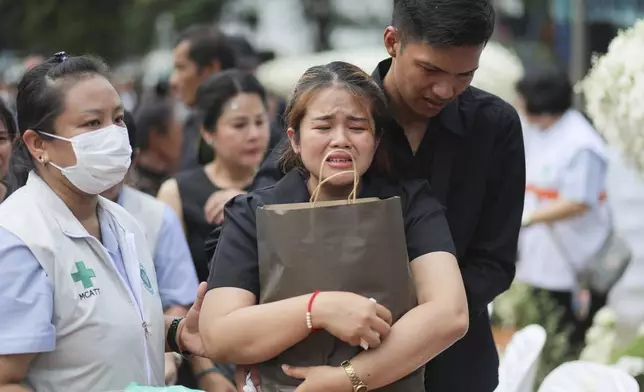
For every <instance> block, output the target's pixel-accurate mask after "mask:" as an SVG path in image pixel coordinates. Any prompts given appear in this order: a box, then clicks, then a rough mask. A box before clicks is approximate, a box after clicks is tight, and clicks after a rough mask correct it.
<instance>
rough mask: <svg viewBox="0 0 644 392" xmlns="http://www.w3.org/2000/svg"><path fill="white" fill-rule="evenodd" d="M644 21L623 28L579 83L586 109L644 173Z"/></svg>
mask: <svg viewBox="0 0 644 392" xmlns="http://www.w3.org/2000/svg"><path fill="white" fill-rule="evenodd" d="M643 48H644V20H639V21H637V22H636V23H635V25H634V26H633V27H631V28H629V29H627V30H623V31H620V32H619V34H618V35H617V37H615V38H614V39H613V41H612V42H611V43H610V45H609V47H608V52H607V53H606V54H605V55H603V56H596V57H594V58H593V66H592V68H591V70H590V72H589V73H588V75H586V77H585V78H584V79H583V80H582V81H581V82H580V83H579V84H578V86H577V91H578V92H581V93H583V94H584V97H585V100H586V112H587V114H588V116H589V117H590V118H591V119H592V121H593V123H594V125H595V127H596V129H597V130H598V131H599V132H600V133H601V134H602V135H603V136H604V137H605V138H606V140H607V141H608V143H609V144H611V145H614V146H615V147H617V148H618V149H619V150H620V151H621V152H622V154H623V155H624V157H625V159H626V161H627V162H628V163H629V164H631V165H633V166H634V167H635V168H636V169H637V170H638V171H639V172H640V173H644V50H643Z"/></svg>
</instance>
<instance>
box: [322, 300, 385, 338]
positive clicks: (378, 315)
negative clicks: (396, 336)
mask: <svg viewBox="0 0 644 392" xmlns="http://www.w3.org/2000/svg"><path fill="white" fill-rule="evenodd" d="M311 321H312V325H313V328H314V329H324V330H326V331H327V332H328V333H330V334H331V335H333V336H335V337H336V338H338V339H340V340H342V341H344V342H346V343H348V344H350V345H352V346H358V345H360V343H361V342H362V340H364V341H365V342H366V343H367V344H369V347H370V348H376V347H378V346H380V342H381V341H382V339H384V338H385V337H386V336H387V334H389V329H390V328H391V323H392V316H391V312H390V311H389V310H388V309H387V308H385V307H384V306H382V305H380V304H378V303H376V302H374V301H373V300H370V299H368V298H366V297H363V296H361V295H357V294H353V293H348V292H340V291H332V292H322V293H320V294H319V295H317V297H316V298H315V300H314V301H313V304H312V307H311Z"/></svg>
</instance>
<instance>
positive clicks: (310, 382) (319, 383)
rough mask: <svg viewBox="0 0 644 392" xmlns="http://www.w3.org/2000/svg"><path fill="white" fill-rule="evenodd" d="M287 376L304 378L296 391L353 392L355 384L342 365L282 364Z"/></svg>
mask: <svg viewBox="0 0 644 392" xmlns="http://www.w3.org/2000/svg"><path fill="white" fill-rule="evenodd" d="M282 370H283V371H284V373H286V375H287V376H291V377H293V378H298V379H300V380H304V382H303V383H302V384H300V386H299V387H297V389H296V390H295V392H352V391H353V385H352V384H351V380H350V379H349V376H347V374H346V373H345V371H344V369H342V368H341V367H331V366H311V367H293V366H288V365H282Z"/></svg>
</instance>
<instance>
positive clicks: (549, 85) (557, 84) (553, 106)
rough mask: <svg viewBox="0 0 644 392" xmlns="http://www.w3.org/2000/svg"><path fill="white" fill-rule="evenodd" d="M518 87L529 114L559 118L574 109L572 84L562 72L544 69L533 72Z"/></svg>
mask: <svg viewBox="0 0 644 392" xmlns="http://www.w3.org/2000/svg"><path fill="white" fill-rule="evenodd" d="M516 87H517V88H516V89H517V92H518V93H519V95H521V98H523V101H524V103H525V110H526V112H528V114H531V115H534V116H538V115H555V116H557V115H561V114H563V113H564V112H565V111H566V110H568V109H570V108H571V107H572V98H573V89H572V84H571V83H570V79H569V78H568V75H567V74H566V73H565V72H564V71H562V70H559V69H554V68H544V69H538V70H535V71H531V72H529V73H527V74H526V75H525V76H524V77H523V78H522V79H521V80H520V81H519V82H518V83H517V86H516Z"/></svg>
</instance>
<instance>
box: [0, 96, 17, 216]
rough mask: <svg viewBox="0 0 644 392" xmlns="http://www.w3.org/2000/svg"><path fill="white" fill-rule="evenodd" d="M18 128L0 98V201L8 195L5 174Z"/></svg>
mask: <svg viewBox="0 0 644 392" xmlns="http://www.w3.org/2000/svg"><path fill="white" fill-rule="evenodd" d="M17 134H18V128H17V126H16V121H15V119H14V118H13V115H12V114H11V112H10V111H9V108H7V106H6V105H5V104H4V102H3V101H2V100H0V203H1V202H2V201H3V200H4V199H5V198H6V197H8V196H9V193H10V191H11V188H10V184H9V181H7V175H8V172H9V164H10V161H11V151H12V150H13V142H14V141H15V140H16V135H17Z"/></svg>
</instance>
